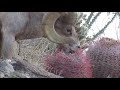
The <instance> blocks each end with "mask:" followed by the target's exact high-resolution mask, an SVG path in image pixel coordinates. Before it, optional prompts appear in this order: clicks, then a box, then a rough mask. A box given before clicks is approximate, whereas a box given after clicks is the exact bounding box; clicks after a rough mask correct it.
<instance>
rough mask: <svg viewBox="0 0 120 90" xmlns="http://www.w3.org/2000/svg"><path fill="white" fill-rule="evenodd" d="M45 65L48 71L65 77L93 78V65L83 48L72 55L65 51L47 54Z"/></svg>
mask: <svg viewBox="0 0 120 90" xmlns="http://www.w3.org/2000/svg"><path fill="white" fill-rule="evenodd" d="M45 65H46V70H47V71H49V72H51V73H54V74H56V75H60V76H62V77H64V78H92V69H91V65H90V63H89V61H88V59H87V58H86V56H85V54H83V50H78V51H76V53H74V54H70V55H66V54H64V53H63V52H56V53H55V54H54V55H47V58H46V59H45Z"/></svg>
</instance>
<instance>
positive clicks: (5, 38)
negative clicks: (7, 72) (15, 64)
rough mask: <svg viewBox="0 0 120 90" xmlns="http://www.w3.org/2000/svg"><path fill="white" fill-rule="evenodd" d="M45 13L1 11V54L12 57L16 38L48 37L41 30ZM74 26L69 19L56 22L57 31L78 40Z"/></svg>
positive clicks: (7, 57)
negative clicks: (64, 21)
mask: <svg viewBox="0 0 120 90" xmlns="http://www.w3.org/2000/svg"><path fill="white" fill-rule="evenodd" d="M44 14H45V13H44V12H0V25H1V26H0V27H1V28H0V56H1V54H2V56H3V57H4V59H12V57H13V53H14V43H15V41H16V40H24V39H32V38H40V37H46V36H45V32H44V31H43V30H41V26H42V20H43V17H44ZM61 18H62V17H61ZM72 27H73V26H72V25H71V24H70V23H68V22H67V21H66V23H64V24H63V21H62V20H57V21H56V24H55V29H56V31H57V33H59V34H60V35H63V36H67V37H69V36H72V37H73V39H74V41H76V42H78V35H77V33H76V31H75V30H74V29H73V28H72ZM68 29H70V30H69V32H68V31H67V30H68ZM69 44H75V43H72V42H71V43H68V45H69ZM65 47H66V45H65Z"/></svg>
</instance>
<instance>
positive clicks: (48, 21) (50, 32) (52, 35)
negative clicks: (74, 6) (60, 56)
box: [43, 12, 74, 44]
mask: <svg viewBox="0 0 120 90" xmlns="http://www.w3.org/2000/svg"><path fill="white" fill-rule="evenodd" d="M65 14H66V13H65V12H63V13H62V12H61V13H60V12H59V13H56V12H49V13H48V14H47V15H46V16H45V18H44V19H43V30H44V31H45V34H46V36H47V38H48V39H49V40H51V41H52V42H54V43H58V44H63V43H64V44H67V43H70V42H74V40H73V39H72V38H71V37H65V36H61V35H59V34H57V32H56V31H55V28H54V25H55V22H56V20H57V19H58V18H59V17H60V16H61V15H65Z"/></svg>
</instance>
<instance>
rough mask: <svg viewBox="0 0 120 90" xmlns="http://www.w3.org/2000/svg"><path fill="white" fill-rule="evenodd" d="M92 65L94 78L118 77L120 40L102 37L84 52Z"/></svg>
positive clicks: (119, 69) (119, 73) (119, 76)
mask: <svg viewBox="0 0 120 90" xmlns="http://www.w3.org/2000/svg"><path fill="white" fill-rule="evenodd" d="M86 54H87V57H88V58H89V59H90V62H91V64H92V67H93V77H94V78H107V77H111V78H120V42H119V41H116V40H113V39H110V38H102V39H100V40H98V41H96V42H95V43H94V44H93V45H90V46H89V48H88V51H87V52H86Z"/></svg>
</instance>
